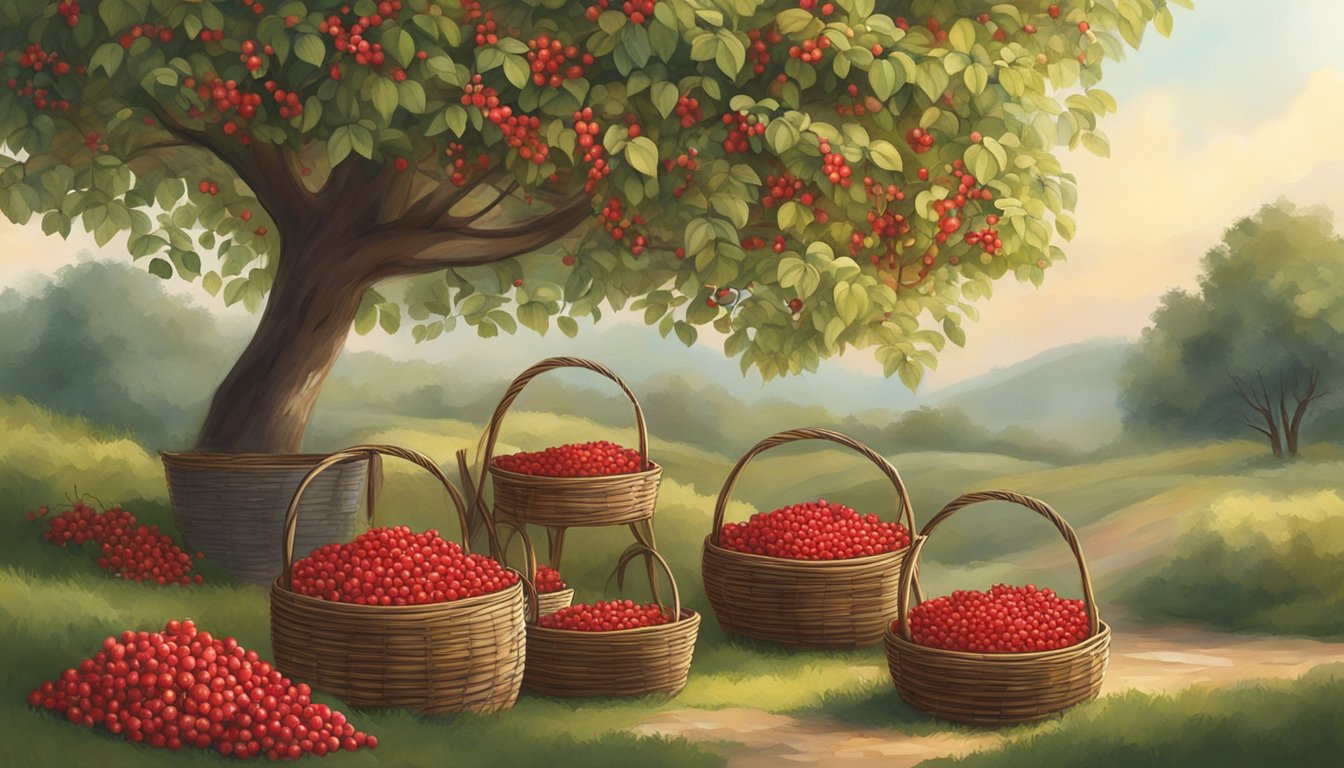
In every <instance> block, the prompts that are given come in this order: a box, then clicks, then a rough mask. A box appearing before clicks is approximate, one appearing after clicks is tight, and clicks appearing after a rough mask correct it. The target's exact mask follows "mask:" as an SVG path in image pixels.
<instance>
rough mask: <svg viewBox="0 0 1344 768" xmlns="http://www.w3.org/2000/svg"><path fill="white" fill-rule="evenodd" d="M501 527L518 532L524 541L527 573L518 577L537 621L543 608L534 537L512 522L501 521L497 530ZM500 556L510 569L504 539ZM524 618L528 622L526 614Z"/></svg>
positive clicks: (500, 559)
mask: <svg viewBox="0 0 1344 768" xmlns="http://www.w3.org/2000/svg"><path fill="white" fill-rule="evenodd" d="M501 525H507V526H508V527H510V528H512V529H513V530H515V531H517V532H518V535H519V538H520V539H522V542H523V567H524V568H526V569H527V571H526V572H524V573H520V574H518V577H519V579H521V580H522V582H523V592H524V593H525V594H526V595H527V608H528V610H529V611H530V612H531V616H532V619H531V620H533V621H535V620H536V617H537V616H540V615H541V606H540V604H539V601H540V599H541V597H540V595H538V593H537V587H536V584H537V550H536V549H535V548H534V547H533V546H532V537H531V536H528V535H527V531H526V530H524V529H523V527H522V526H521V525H518V524H516V523H514V522H513V521H511V520H501V521H499V522H498V523H495V526H496V529H498V526H501ZM499 554H500V558H499V562H500V564H502V565H503V566H504V567H505V568H508V567H509V564H508V562H506V558H507V557H508V554H509V553H508V548H507V547H506V546H505V545H504V543H503V539H501V540H500V547H499ZM523 617H524V620H527V614H526V613H525V614H524V615H523Z"/></svg>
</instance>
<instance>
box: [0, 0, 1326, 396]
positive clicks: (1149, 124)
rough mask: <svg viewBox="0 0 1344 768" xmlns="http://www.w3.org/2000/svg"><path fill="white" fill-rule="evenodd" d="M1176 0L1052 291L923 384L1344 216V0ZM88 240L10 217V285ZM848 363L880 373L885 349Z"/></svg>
mask: <svg viewBox="0 0 1344 768" xmlns="http://www.w3.org/2000/svg"><path fill="white" fill-rule="evenodd" d="M1173 11H1174V14H1175V17H1176V24H1175V30H1174V32H1173V34H1172V36H1171V38H1169V39H1168V38H1162V37H1160V36H1158V35H1157V34H1156V33H1153V32H1151V31H1150V33H1149V35H1148V36H1147V37H1146V38H1145V40H1144V43H1143V46H1142V47H1141V49H1140V50H1138V51H1129V53H1128V56H1127V58H1126V60H1125V61H1122V62H1118V63H1117V62H1107V65H1106V67H1107V68H1106V73H1105V77H1104V78H1103V82H1102V84H1101V87H1102V88H1104V89H1106V90H1108V91H1110V92H1111V93H1112V94H1113V95H1115V96H1116V98H1117V99H1118V101H1119V105H1120V109H1119V112H1118V114H1115V115H1111V116H1108V117H1107V118H1105V120H1103V122H1102V126H1101V128H1102V130H1103V132H1105V133H1106V134H1107V136H1108V137H1109V138H1110V143H1111V157H1110V158H1109V159H1102V158H1097V157H1095V156H1093V155H1091V154H1089V153H1087V152H1085V151H1082V150H1079V151H1077V152H1068V151H1067V150H1064V151H1063V152H1064V157H1063V160H1064V164H1065V167H1066V168H1067V169H1068V170H1070V171H1072V172H1073V173H1074V174H1075V175H1076V176H1077V179H1078V187H1079V202H1078V207H1077V210H1076V218H1077V221H1078V233H1077V236H1076V237H1075V239H1074V240H1073V241H1072V242H1070V243H1064V244H1062V245H1063V247H1064V248H1065V251H1066V253H1067V254H1068V260H1067V261H1065V262H1064V263H1061V264H1057V265H1055V266H1052V267H1051V269H1050V270H1049V271H1048V272H1047V275H1046V280H1045V283H1044V285H1043V286H1041V287H1040V288H1035V287H1033V286H1031V285H1030V284H1020V283H1015V282H1013V281H1012V280H1011V278H1009V279H1005V280H1003V281H1000V282H999V283H998V284H997V285H996V287H995V292H994V297H993V298H992V299H990V300H988V301H983V302H981V303H980V305H979V308H980V311H981V319H980V322H979V323H977V324H974V325H971V326H970V327H968V328H967V337H968V339H967V344H966V346H965V347H964V348H957V347H953V346H951V345H949V347H948V348H947V349H946V350H945V351H944V352H943V353H942V354H941V355H940V359H939V367H938V370H937V371H935V372H932V373H931V374H929V376H928V377H927V378H926V380H925V384H924V385H923V387H922V388H921V389H922V390H923V391H936V390H937V389H939V388H941V387H945V386H948V385H950V384H954V383H956V382H958V381H963V380H965V379H968V378H971V377H974V376H976V375H979V374H982V373H984V372H986V371H989V370H991V369H993V368H996V367H1002V366H1007V365H1011V364H1013V363H1015V362H1018V361H1021V360H1024V359H1026V358H1028V357H1031V356H1033V355H1035V354H1038V353H1040V352H1042V351H1045V350H1048V349H1051V348H1054V347H1058V346H1061V345H1065V344H1069V343H1073V342H1078V341H1084V340H1087V339H1092V338H1127V339H1132V338H1137V337H1138V335H1139V333H1140V331H1141V330H1142V329H1143V327H1144V326H1145V325H1146V324H1147V322H1148V319H1149V317H1150V316H1151V314H1152V312H1153V310H1154V309H1156V307H1157V306H1158V302H1159V301H1160V299H1161V297H1162V295H1163V294H1165V293H1166V292H1167V291H1169V290H1171V289H1173V288H1187V289H1189V288H1193V287H1195V286H1196V279H1197V276H1198V274H1199V266H1200V259H1201V258H1202V256H1203V255H1204V253H1205V252H1207V251H1208V250H1209V249H1210V248H1212V247H1213V246H1215V245H1216V244H1217V242H1218V240H1219V238H1220V236H1221V234H1222V232H1223V231H1224V230H1225V229H1226V228H1227V227H1228V226H1229V225H1230V224H1231V223H1232V222H1233V221H1234V220H1235V219H1237V218H1239V217H1242V216H1246V215H1250V214H1252V213H1254V212H1255V210H1256V209H1257V208H1258V207H1259V206H1260V205H1262V204H1264V203H1267V202H1271V201H1273V200H1275V199H1276V198H1278V197H1280V196H1283V197H1287V198H1288V199H1289V200H1292V201H1293V202H1295V203H1298V204H1300V205H1325V206H1328V207H1329V208H1331V209H1332V210H1333V211H1334V212H1335V215H1336V220H1337V221H1339V222H1341V223H1342V224H1344V137H1342V136H1341V133H1340V126H1344V46H1340V45H1339V44H1338V41H1337V39H1336V37H1337V32H1336V31H1335V30H1334V25H1333V23H1332V22H1331V21H1330V20H1331V19H1333V18H1336V17H1337V16H1338V0H1294V2H1291V3H1281V4H1274V5H1270V4H1266V3H1264V2H1263V0H1256V1H1255V2H1252V0H1196V9H1195V10H1194V11H1186V10H1184V9H1182V8H1177V7H1173ZM82 250H86V251H93V252H96V253H97V255H98V257H99V258H112V259H122V260H125V259H127V256H126V255H125V242H124V239H122V240H114V241H113V242H111V243H109V244H108V245H107V246H106V247H105V248H102V249H99V248H97V246H96V245H95V244H94V243H93V241H92V238H91V237H90V236H88V235H85V234H83V233H75V234H72V236H71V237H70V239H69V240H68V241H65V242H62V241H61V240H59V239H57V238H48V237H46V236H44V235H43V234H42V231H41V226H40V221H39V219H37V218H34V219H33V220H32V221H31V222H29V224H27V225H24V226H19V225H15V224H13V223H11V222H9V221H8V220H7V219H5V218H4V217H2V216H0V285H11V284H15V283H23V282H32V280H33V279H34V278H38V277H40V276H42V275H47V274H51V273H53V272H55V271H56V270H57V269H58V268H59V267H61V266H63V265H65V264H69V263H72V262H74V261H76V260H77V259H78V258H80V256H79V253H80V251H82ZM173 287H174V290H179V291H185V292H187V293H189V294H192V295H195V296H196V297H197V298H198V299H200V300H201V303H202V304H204V305H205V306H210V307H213V308H216V309H218V310H219V311H220V312H221V313H225V314H230V315H237V314H240V313H241V310H240V309H237V308H235V309H233V310H227V311H226V310H224V309H223V308H222V307H220V306H219V303H218V302H212V301H210V300H209V298H208V297H206V296H205V294H203V293H201V292H200V291H199V289H196V288H194V287H193V286H186V285H183V284H175V285H174V286H173ZM604 322H605V321H604ZM649 333H650V340H651V343H652V342H653V341H655V340H657V339H658V337H657V336H656V335H655V334H654V332H653V330H652V329H650V330H649ZM472 338H473V339H474V334H472ZM702 338H703V339H704V341H702V342H701V343H714V342H713V340H712V339H710V338H709V337H708V336H706V337H702ZM452 341H453V339H452V335H451V334H450V335H449V336H448V337H444V341H442V342H437V343H450V344H451V343H452ZM491 343H492V344H496V345H497V344H500V343H502V342H500V341H499V340H495V341H493V342H491ZM668 343H676V342H668ZM350 348H352V349H377V350H381V351H385V352H388V353H389V354H392V355H393V356H395V357H402V358H404V357H412V356H417V355H422V354H425V352H426V350H424V349H423V348H422V347H417V346H415V345H413V344H412V342H411V340H410V338H409V335H408V334H407V333H405V332H404V331H403V333H402V334H401V335H399V336H398V337H395V338H388V337H386V336H384V335H381V334H373V335H370V336H367V337H357V336H353V335H352V337H351V343H350ZM496 351H498V350H497V348H496ZM434 356H435V357H439V356H440V355H439V354H435V355H434ZM529 362H531V361H530V360H527V361H520V365H525V364H527V363H529ZM833 362H834V364H837V365H841V366H844V367H846V368H852V369H855V370H861V371H865V372H872V371H877V370H879V368H878V366H877V365H876V363H874V362H873V361H872V358H871V352H863V351H856V352H851V353H850V354H847V355H845V356H844V357H843V358H841V359H839V360H837V361H833Z"/></svg>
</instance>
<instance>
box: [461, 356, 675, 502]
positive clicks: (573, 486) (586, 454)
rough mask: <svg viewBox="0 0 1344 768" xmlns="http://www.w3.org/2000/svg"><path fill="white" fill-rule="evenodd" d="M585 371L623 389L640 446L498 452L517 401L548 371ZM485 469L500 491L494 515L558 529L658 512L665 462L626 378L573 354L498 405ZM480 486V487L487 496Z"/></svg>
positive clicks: (545, 364)
mask: <svg viewBox="0 0 1344 768" xmlns="http://www.w3.org/2000/svg"><path fill="white" fill-rule="evenodd" d="M559 368H583V369H586V370H589V371H593V372H594V373H597V374H599V375H601V376H605V377H606V378H608V379H610V380H611V381H613V382H615V383H616V385H617V386H619V387H620V388H621V392H623V393H625V396H626V397H627V398H629V400H630V402H631V403H632V404H633V405H634V407H635V427H636V429H637V430H638V431H639V449H638V450H635V449H631V448H625V447H622V446H619V445H616V444H614V443H611V442H607V441H598V442H590V443H577V444H572V445H562V446H557V447H551V448H547V449H545V450H542V451H535V452H522V453H515V454H510V455H507V456H498V457H495V456H494V450H495V443H496V441H497V440H498V438H499V429H500V426H501V425H502V423H503V421H504V415H505V414H506V413H507V412H508V409H509V406H510V405H512V404H513V401H514V400H516V399H517V398H518V396H519V395H520V394H522V391H523V389H524V388H525V387H526V386H527V384H528V382H530V381H532V380H533V379H534V378H536V377H537V376H540V375H541V374H543V373H546V372H547V371H553V370H556V369H559ZM482 440H483V444H484V449H483V455H484V459H483V463H482V466H483V468H484V469H483V470H482V471H484V470H485V469H488V471H489V473H490V478H491V487H492V490H493V491H494V513H495V515H496V516H497V518H498V519H500V520H514V521H517V522H519V523H527V524H534V525H544V526H548V527H551V528H570V527H582V526H604V525H631V524H635V523H639V522H642V521H646V520H649V519H651V518H652V517H653V508H654V504H655V503H656V502H657V500H658V483H659V481H660V480H661V479H662V474H663V470H662V467H660V466H658V465H657V464H655V463H653V462H652V461H649V435H648V430H647V428H646V427H645V425H644V412H643V410H641V409H640V406H639V401H638V400H637V399H635V395H634V393H633V392H631V391H630V387H629V386H627V385H626V383H625V382H624V381H622V380H621V377H619V376H617V375H616V374H615V373H613V372H612V371H611V369H609V368H607V367H606V366H604V365H602V364H600V363H595V362H593V361H591V360H583V359H579V358H573V357H552V358H548V359H546V360H542V361H541V362H539V363H537V364H535V365H533V366H532V367H530V368H528V369H527V370H525V371H523V372H522V373H521V374H519V375H518V378H516V379H514V380H513V383H511V384H510V385H509V388H508V389H507V390H506V391H505V393H504V397H503V399H502V400H500V402H499V406H498V407H497V408H495V413H494V415H493V416H492V417H491V418H490V424H489V426H488V427H487V429H486V433H485V435H484V437H483V438H482ZM479 487H480V484H476V488H477V489H478V490H476V491H474V492H472V493H473V495H475V496H476V497H477V498H479Z"/></svg>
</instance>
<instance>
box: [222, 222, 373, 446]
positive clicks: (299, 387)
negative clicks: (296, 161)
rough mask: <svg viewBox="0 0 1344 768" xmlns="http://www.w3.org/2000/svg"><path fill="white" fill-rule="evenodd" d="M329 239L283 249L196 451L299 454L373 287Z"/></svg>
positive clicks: (311, 241)
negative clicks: (263, 302) (263, 305)
mask: <svg viewBox="0 0 1344 768" xmlns="http://www.w3.org/2000/svg"><path fill="white" fill-rule="evenodd" d="M331 242H332V239H330V238H323V239H313V240H309V241H308V242H307V243H296V244H294V247H292V248H288V247H286V248H284V253H283V256H282V258H281V259H280V262H279V265H278V267H277V270H276V275H275V283H274V284H273V285H272V287H271V293H270V297H269V298H268V299H267V302H266V309H265V310H264V311H263V313H262V315H261V320H260V322H259V323H258V324H257V330H256V333H255V334H253V336H252V340H251V342H250V343H249V344H248V345H247V348H246V349H245V350H244V351H243V354H242V355H241V356H240V357H239V358H238V361H237V363H235V364H234V366H233V369H232V370H231V371H230V372H229V374H228V376H226V377H225V379H224V381H223V383H221V384H220V386H219V389H217V390H216V391H215V396H214V400H213V401H212V402H211V404H210V410H209V413H208V414H207V415H206V418H205V423H204V424H203V426H202V427H201V431H200V434H199V436H198V438H197V441H196V450H198V451H221V452H228V453H252V452H256V453H296V452H298V450H299V445H300V443H301V442H302V440H303V433H304V430H305V428H306V427H307V425H308V417H309V416H310V415H311V414H312V410H313V406H314V404H316V402H317V396H318V394H319V393H320V392H321V391H322V384H323V382H324V381H326V378H327V374H328V373H330V371H331V367H332V365H333V364H335V362H336V358H337V357H338V356H339V355H340V353H341V350H342V349H343V348H344V346H345V339H346V336H347V335H348V334H349V332H350V326H351V324H352V323H353V322H354V320H355V315H356V314H357V313H358V311H359V303H360V299H361V298H362V297H363V295H364V291H365V290H366V289H367V288H368V287H369V284H370V282H371V279H370V277H369V276H367V275H364V274H361V273H360V272H359V271H357V270H356V269H355V264H354V263H353V262H352V260H350V259H343V258H339V257H337V256H338V253H334V252H333V250H334V249H332V248H331V247H329V243H331ZM286 245H287V246H288V245H289V244H288V243H286ZM333 257H336V258H333Z"/></svg>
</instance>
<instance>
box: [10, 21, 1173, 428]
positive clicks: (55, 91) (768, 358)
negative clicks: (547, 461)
mask: <svg viewBox="0 0 1344 768" xmlns="http://www.w3.org/2000/svg"><path fill="white" fill-rule="evenodd" d="M1173 1H1178V2H1179V4H1181V5H1185V6H1187V7H1189V2H1188V0H1173ZM2 6H3V7H0V22H3V26H2V27H0V48H3V49H4V50H5V51H7V54H6V55H5V57H4V68H5V70H6V73H5V74H6V78H7V80H8V86H9V87H8V88H7V89H3V90H0V140H2V141H3V142H4V146H5V147H7V148H8V155H7V156H6V157H5V158H4V159H3V160H2V161H0V163H2V165H0V210H3V211H4V212H5V214H6V216H8V217H9V218H10V219H11V220H13V221H16V222H25V221H27V220H28V219H29V218H30V217H31V216H34V215H41V216H42V225H43V228H44V230H45V231H46V232H48V233H49V234H55V233H59V234H61V235H62V236H66V235H68V233H69V232H70V231H71V228H72V227H73V226H74V223H75V220H77V219H78V220H79V221H80V222H81V223H82V226H83V227H84V228H85V229H86V230H88V231H90V232H92V233H93V234H94V236H95V238H96V239H97V241H98V242H99V243H100V244H105V243H107V242H109V241H110V240H111V239H112V238H113V237H115V236H116V235H117V234H118V233H121V232H127V233H129V241H128V244H129V249H130V252H131V254H132V256H133V257H134V258H136V259H145V260H146V261H147V269H148V270H149V271H150V272H152V273H154V274H156V275H159V276H161V277H164V278H169V277H172V276H178V277H181V278H184V279H187V280H192V281H194V280H197V279H199V280H200V281H201V285H202V287H203V288H204V289H205V290H207V291H209V292H210V293H212V294H220V293H222V296H223V300H224V301H225V303H228V304H232V303H236V302H242V303H243V304H244V305H246V306H247V307H248V308H250V309H258V308H260V307H261V306H262V304H263V302H264V303H265V309H264V311H263V312H262V314H261V318H260V320H259V323H258V326H257V330H256V335H255V337H254V338H253V340H252V342H251V343H250V344H249V346H248V347H247V349H246V350H245V351H244V352H243V353H242V355H241V356H240V358H239V359H238V361H237V363H236V365H235V366H234V367H233V369H232V371H231V372H230V373H229V374H228V376H227V377H226V378H225V379H224V381H223V383H222V384H221V385H220V387H219V389H218V390H217V392H216V394H215V397H214V400H213V404H212V407H211V409H210V412H209V415H208V416H207V417H206V419H205V423H204V425H203V427H202V429H201V432H200V435H199V438H198V444H199V447H200V448H202V449H214V450H231V451H249V450H251V451H292V450H295V449H296V448H297V446H298V444H299V441H300V439H301V437H302V434H303V430H304V428H305V425H306V422H307V419H308V415H309V413H310V411H311V408H312V405H313V401H314V400H315V398H316V396H317V393H318V391H319V389H320V387H321V384H322V382H323V379H324V378H325V376H326V374H327V372H328V371H329V370H330V368H331V365H332V362H333V361H334V360H335V358H336V357H337V355H338V354H339V352H340V350H341V348H342V345H343V342H344V339H345V338H346V335H347V333H348V330H349V328H350V327H351V325H352V324H353V326H354V328H355V330H356V331H358V332H360V333H367V332H369V331H370V330H372V329H374V328H375V327H378V326H381V327H382V328H383V329H384V330H386V331H388V332H395V331H397V330H398V329H399V328H400V327H401V325H402V323H403V312H404V314H405V316H408V317H409V318H410V319H411V320H412V321H413V322H414V323H415V325H414V327H413V328H412V329H411V332H412V334H413V335H414V337H415V338H416V339H417V340H430V339H434V338H436V337H438V336H439V335H441V334H444V333H446V332H448V331H450V330H452V329H453V328H454V326H455V325H458V324H461V323H465V324H467V325H470V326H474V327H475V328H476V330H477V332H478V333H479V334H481V335H484V336H493V335H496V334H497V333H498V332H499V331H500V330H503V331H506V332H510V333H512V332H514V331H515V330H516V328H517V326H518V324H520V323H521V324H522V325H523V326H526V327H528V328H530V329H532V330H534V331H536V332H538V333H544V332H546V330H547V329H548V328H549V327H550V325H551V324H552V322H554V324H555V325H556V326H558V327H559V329H560V331H561V332H563V333H566V334H571V335H572V334H574V333H576V332H577V330H578V323H577V319H579V318H592V319H594V320H596V319H598V318H600V317H601V316H602V314H603V312H604V311H611V310H619V309H623V308H624V309H628V310H633V311H637V312H642V313H643V315H644V318H645V320H646V321H647V322H648V323H649V324H650V325H657V326H658V328H659V330H660V332H661V333H662V334H663V335H664V336H666V335H668V334H670V333H675V335H676V336H677V337H678V338H679V339H680V340H681V341H682V342H683V343H686V344H690V343H693V342H694V340H695V339H696V337H697V334H698V329H699V328H701V327H704V326H706V325H710V326H713V328H714V329H715V330H717V331H718V332H720V333H721V334H724V335H725V336H726V342H725V347H726V351H727V353H728V354H729V355H733V356H740V358H741V362H742V367H743V370H744V372H745V371H746V370H748V369H749V368H752V367H754V368H756V369H757V370H758V371H760V373H761V374H762V375H763V376H765V377H766V378H769V377H771V376H775V375H782V374H786V373H796V372H799V371H801V370H803V369H809V370H811V369H815V367H816V366H817V365H818V363H819V361H820V360H821V359H823V358H827V357H830V356H833V355H835V354H837V353H839V352H840V351H842V350H843V349H845V348H846V347H851V346H852V347H861V348H874V349H875V354H876V356H877V358H878V359H879V360H880V361H881V362H882V363H883V364H884V367H885V369H886V371H887V374H888V375H893V374H899V376H900V378H901V380H902V381H904V382H905V383H906V384H907V385H908V386H910V387H912V388H913V387H915V386H917V385H918V382H919V380H920V377H921V375H922V374H923V371H924V370H925V369H926V368H928V367H932V366H933V365H934V364H935V363H936V357H935V353H936V352H937V351H938V350H939V349H941V348H942V347H943V345H944V343H945V340H946V339H950V340H952V341H953V342H954V343H958V344H960V343H962V342H963V340H964V331H963V330H962V320H963V318H967V317H969V318H975V317H976V312H975V308H974V305H973V302H975V301H977V300H979V299H981V298H984V297H986V296H988V295H989V293H990V290H991V286H992V284H993V281H994V280H996V279H999V278H1001V277H1003V276H1004V275H1007V274H1012V275H1015V276H1016V277H1017V278H1018V279H1020V280H1031V281H1033V282H1035V283H1040V281H1041V280H1042V279H1043V276H1044V270H1045V269H1046V268H1047V267H1048V266H1049V265H1050V264H1051V263H1053V262H1056V261H1058V260H1060V259H1061V258H1063V252H1062V251H1061V250H1060V249H1059V248H1058V246H1056V245H1054V244H1053V240H1054V233H1053V232H1052V228H1053V230H1054V232H1058V233H1059V235H1060V236H1062V237H1065V238H1067V237H1069V236H1070V235H1071V234H1072V233H1073V230H1074V222H1073V219H1072V218H1071V217H1070V215H1069V211H1071V210H1072V208H1073V205H1074V200H1075V198H1076V190H1075V186H1074V180H1073V177H1072V176H1070V175H1069V174H1067V173H1066V172H1065V171H1064V170H1063V167H1062V165H1061V163H1060V161H1059V159H1058V158H1056V157H1055V155H1054V154H1052V152H1053V149H1054V148H1055V147H1056V146H1057V145H1068V146H1069V147H1075V146H1077V145H1079V144H1082V145H1083V146H1085V147H1087V148H1088V149H1090V150H1092V151H1094V152H1098V153H1100V154H1106V152H1107V151H1108V147H1107V142H1106V139H1105V138H1104V136H1103V135H1102V134H1101V133H1100V132H1098V131H1097V130H1096V128H1097V120H1098V117H1099V116H1101V115H1102V114H1104V113H1107V112H1110V111H1112V110H1114V109H1115V102H1114V99H1112V97H1111V96H1110V95H1109V94H1107V93H1106V92H1105V91H1102V90H1100V89H1098V88H1096V85H1097V83H1098V82H1099V80H1100V78H1101V69H1102V63H1103V61H1104V60H1105V59H1118V58H1120V57H1121V56H1122V54H1123V52H1124V49H1123V46H1124V44H1125V43H1128V44H1129V45H1130V46H1134V47H1137V46H1138V44H1139V42H1140V40H1141V38H1142V36H1143V34H1144V32H1145V30H1146V28H1147V26H1148V24H1150V23H1152V24H1154V25H1155V26H1156V28H1157V29H1158V30H1159V31H1160V32H1163V33H1168V32H1169V31H1170V27H1171V23H1172V16H1171V13H1170V11H1169V10H1168V8H1167V5H1166V3H1165V2H1164V0H1123V2H1119V3H1114V2H1100V3H1098V2H1093V1H1091V0H1088V1H1087V2H1084V1H1083V0H1069V1H1068V2H1061V3H1059V4H1058V5H1047V4H1046V3H1043V2H1028V3H1017V4H999V5H991V4H989V3H980V2H953V1H952V0H916V1H915V2H900V3H892V4H887V7H884V9H883V11H884V12H882V13H878V12H876V11H875V8H874V3H873V2H872V0H838V1H837V0H826V1H825V2H822V3H818V2H816V0H798V2H796V3H795V2H793V1H792V0H789V1H788V2H785V0H777V1H776V2H769V3H759V2H754V1H753V0H630V2H626V3H624V5H618V4H616V3H614V2H611V1H610V0H593V4H592V5H590V6H588V7H584V4H583V3H565V2H562V1H561V0H526V1H525V2H519V3H502V2H500V3H495V2H489V1H488V0H485V1H484V2H483V1H482V0H407V2H401V0H383V1H382V2H375V1H374V0H353V1H347V2H339V1H337V2H333V1H332V0H308V2H306V3H305V2H300V1H299V0H254V1H251V2H247V1H243V2H240V1H238V0H200V1H199V2H192V3H181V2H174V1H173V0H100V2H98V3H96V4H94V3H85V4H84V5H81V4H80V3H79V2H78V1H77V0H75V1H73V2H60V3H57V2H52V1H51V0H16V2H7V3H4V4H2Z"/></svg>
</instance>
